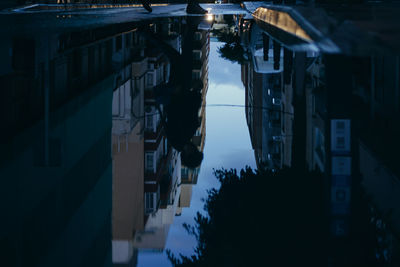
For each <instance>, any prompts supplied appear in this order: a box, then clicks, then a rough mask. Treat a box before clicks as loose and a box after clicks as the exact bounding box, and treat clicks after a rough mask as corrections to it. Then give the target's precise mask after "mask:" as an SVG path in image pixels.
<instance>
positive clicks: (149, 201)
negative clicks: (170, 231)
mask: <svg viewBox="0 0 400 267" xmlns="http://www.w3.org/2000/svg"><path fill="white" fill-rule="evenodd" d="M144 205H145V210H146V214H150V213H153V212H155V211H156V210H157V194H156V193H145V204H144Z"/></svg>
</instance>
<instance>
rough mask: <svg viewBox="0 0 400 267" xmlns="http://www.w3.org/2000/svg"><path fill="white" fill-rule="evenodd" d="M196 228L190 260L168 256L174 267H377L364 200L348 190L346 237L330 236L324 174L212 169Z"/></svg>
mask: <svg viewBox="0 0 400 267" xmlns="http://www.w3.org/2000/svg"><path fill="white" fill-rule="evenodd" d="M215 175H216V177H217V178H218V180H219V181H220V183H221V187H220V189H219V190H217V189H213V190H211V191H210V192H209V195H208V198H207V199H206V201H205V205H204V209H205V211H206V212H207V215H206V216H204V215H201V214H200V213H198V214H197V217H196V218H195V222H196V225H195V226H189V225H184V226H185V228H186V229H187V230H188V232H189V233H190V234H192V235H194V236H195V237H196V239H197V242H198V244H197V247H196V249H195V253H194V255H193V256H191V257H184V256H182V255H181V256H180V257H179V258H177V257H176V256H174V255H173V254H172V253H171V251H167V255H168V257H169V259H170V261H171V263H172V264H173V265H174V266H327V262H328V261H331V262H333V265H331V266H379V263H378V262H377V260H376V259H375V252H374V251H375V250H374V245H375V236H376V231H375V230H374V229H372V228H371V227H370V225H371V224H370V220H371V217H369V215H368V212H367V208H366V207H367V202H366V199H365V197H363V196H362V194H359V192H357V189H356V190H355V196H354V198H356V201H354V208H353V214H352V216H353V217H352V223H353V226H352V233H351V234H350V235H349V237H347V238H343V239H340V240H333V239H332V238H331V237H330V234H329V217H328V216H327V214H328V213H327V210H326V208H327V190H326V189H324V182H323V181H324V176H323V175H322V174H319V173H315V172H312V173H310V172H307V171H303V170H298V169H284V170H280V171H278V172H272V171H269V170H257V171H252V170H251V169H250V168H247V169H245V170H242V171H240V173H239V174H238V173H237V172H236V170H230V171H228V170H218V171H216V172H215Z"/></svg>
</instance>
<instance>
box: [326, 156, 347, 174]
mask: <svg viewBox="0 0 400 267" xmlns="http://www.w3.org/2000/svg"><path fill="white" fill-rule="evenodd" d="M331 173H332V175H351V157H332V171H331Z"/></svg>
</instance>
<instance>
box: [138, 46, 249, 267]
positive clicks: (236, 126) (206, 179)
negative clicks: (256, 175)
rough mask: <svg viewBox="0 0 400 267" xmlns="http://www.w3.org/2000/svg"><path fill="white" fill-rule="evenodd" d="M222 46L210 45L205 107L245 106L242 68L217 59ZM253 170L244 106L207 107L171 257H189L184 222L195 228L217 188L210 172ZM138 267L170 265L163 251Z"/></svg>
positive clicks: (170, 242)
mask: <svg viewBox="0 0 400 267" xmlns="http://www.w3.org/2000/svg"><path fill="white" fill-rule="evenodd" d="M222 44H223V43H219V42H211V43H210V55H209V70H208V79H209V88H208V92H207V98H206V104H207V105H210V104H211V105H212V104H238V105H244V104H245V90H244V87H243V84H242V82H241V79H240V77H241V68H240V65H239V64H237V63H232V62H229V61H227V60H224V59H222V58H221V57H219V54H218V52H217V50H218V47H220V46H222ZM246 165H247V166H250V167H253V168H255V167H256V163H255V159H254V152H253V149H252V148H251V142H250V136H249V130H248V128H247V124H246V117H245V109H244V107H215V106H208V107H207V108H206V140H205V147H204V159H203V162H202V165H201V169H200V173H199V177H198V183H197V185H194V186H193V193H192V200H191V205H190V208H184V209H183V211H182V215H181V216H179V217H175V218H174V223H173V224H172V225H171V227H170V231H169V234H168V238H167V244H166V248H167V249H170V250H171V251H172V252H173V253H174V254H176V255H178V254H179V253H182V254H183V255H186V256H189V255H191V254H192V253H193V250H194V247H195V246H196V240H195V239H194V238H193V237H192V236H190V235H189V234H188V233H187V232H186V230H185V229H184V228H183V226H182V224H183V223H189V224H191V225H194V217H195V215H196V213H197V212H198V211H200V212H201V213H204V210H203V206H204V202H203V201H202V199H205V198H206V197H207V190H209V189H211V188H218V187H219V183H218V181H217V179H216V178H215V176H214V175H213V169H220V168H222V167H223V168H225V169H230V168H236V169H241V168H244V167H245V166H246ZM138 266H145V267H152V266H171V264H170V263H169V261H168V259H167V256H166V254H165V251H164V252H162V253H155V252H140V253H139V258H138Z"/></svg>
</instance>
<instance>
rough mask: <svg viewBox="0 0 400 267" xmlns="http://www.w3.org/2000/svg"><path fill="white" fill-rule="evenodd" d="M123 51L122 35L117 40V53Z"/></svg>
mask: <svg viewBox="0 0 400 267" xmlns="http://www.w3.org/2000/svg"><path fill="white" fill-rule="evenodd" d="M121 49H122V35H119V36H117V38H116V39H115V51H119V50H121Z"/></svg>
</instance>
